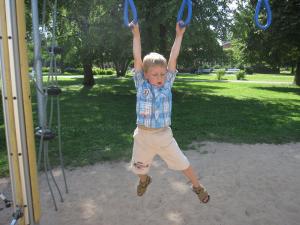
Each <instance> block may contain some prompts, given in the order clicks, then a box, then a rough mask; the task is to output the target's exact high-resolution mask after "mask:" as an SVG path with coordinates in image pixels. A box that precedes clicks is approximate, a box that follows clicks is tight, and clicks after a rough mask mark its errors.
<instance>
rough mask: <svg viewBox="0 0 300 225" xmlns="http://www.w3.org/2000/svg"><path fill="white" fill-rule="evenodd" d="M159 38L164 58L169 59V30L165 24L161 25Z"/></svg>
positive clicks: (160, 49)
mask: <svg viewBox="0 0 300 225" xmlns="http://www.w3.org/2000/svg"><path fill="white" fill-rule="evenodd" d="M159 38H160V41H159V51H160V53H161V54H162V55H163V56H164V57H167V56H166V54H167V28H166V26H165V25H163V24H159Z"/></svg>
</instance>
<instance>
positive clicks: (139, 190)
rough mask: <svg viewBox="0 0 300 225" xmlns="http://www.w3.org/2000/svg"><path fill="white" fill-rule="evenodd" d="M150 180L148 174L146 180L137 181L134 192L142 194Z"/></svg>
mask: <svg viewBox="0 0 300 225" xmlns="http://www.w3.org/2000/svg"><path fill="white" fill-rule="evenodd" d="M151 182H152V178H151V177H150V176H147V178H146V181H145V182H141V181H140V183H139V185H138V186H137V189H136V192H137V195H138V196H142V195H143V194H144V193H145V192H146V190H147V187H148V185H149V184H151Z"/></svg>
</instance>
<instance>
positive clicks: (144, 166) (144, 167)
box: [131, 161, 150, 175]
mask: <svg viewBox="0 0 300 225" xmlns="http://www.w3.org/2000/svg"><path fill="white" fill-rule="evenodd" d="M149 169H150V163H145V162H139V161H137V162H136V161H132V162H131V170H132V172H133V173H135V174H137V175H138V174H141V175H143V174H147V173H148V172H149Z"/></svg>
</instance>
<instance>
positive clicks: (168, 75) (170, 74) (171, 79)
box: [166, 70, 178, 86]
mask: <svg viewBox="0 0 300 225" xmlns="http://www.w3.org/2000/svg"><path fill="white" fill-rule="evenodd" d="M177 73H178V71H177V70H175V71H169V70H168V71H167V73H166V80H167V81H168V82H170V83H171V86H173V83H174V80H175V78H176V74H177Z"/></svg>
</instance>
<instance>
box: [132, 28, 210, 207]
mask: <svg viewBox="0 0 300 225" xmlns="http://www.w3.org/2000/svg"><path fill="white" fill-rule="evenodd" d="M131 30H132V33H133V56H134V68H135V75H134V82H135V87H136V89H137V103H136V113H137V128H136V129H135V131H134V135H133V137H134V144H133V153H132V161H131V167H132V171H133V172H134V173H135V174H137V175H138V176H139V178H140V181H139V184H138V186H137V195H138V196H142V195H143V194H144V193H145V192H146V190H147V187H148V185H149V184H150V183H151V179H152V178H151V177H150V176H148V172H149V169H150V166H151V163H152V160H153V158H154V156H155V155H156V154H158V155H159V156H160V157H161V158H162V159H163V160H164V161H165V162H166V163H167V165H168V167H169V168H170V169H173V170H179V171H182V172H183V174H184V175H185V176H186V177H187V178H188V179H189V180H190V181H191V183H192V189H193V191H194V192H195V193H196V194H197V196H198V198H199V199H200V201H201V202H203V203H207V202H208V201H209V198H210V197H209V195H208V193H207V191H206V190H205V188H204V187H203V186H202V185H201V184H200V183H199V181H198V178H197V176H196V175H195V172H194V170H193V169H192V167H191V166H190V163H189V161H188V159H187V158H186V156H185V155H184V154H183V153H182V151H181V150H180V148H179V147H178V145H177V143H176V140H175V139H174V138H173V134H172V130H171V128H170V125H171V109H172V92H171V88H172V85H173V82H174V79H175V76H176V73H177V71H176V61H177V57H178V55H179V51H180V46H181V42H182V38H183V34H184V32H185V28H180V26H179V23H177V25H176V38H175V41H174V44H173V47H172V50H171V53H170V58H169V62H167V60H166V59H165V58H164V57H163V56H162V55H160V54H158V53H150V54H148V55H146V56H145V57H144V59H143V61H142V58H141V39H140V31H139V26H138V24H133V23H131Z"/></svg>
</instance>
